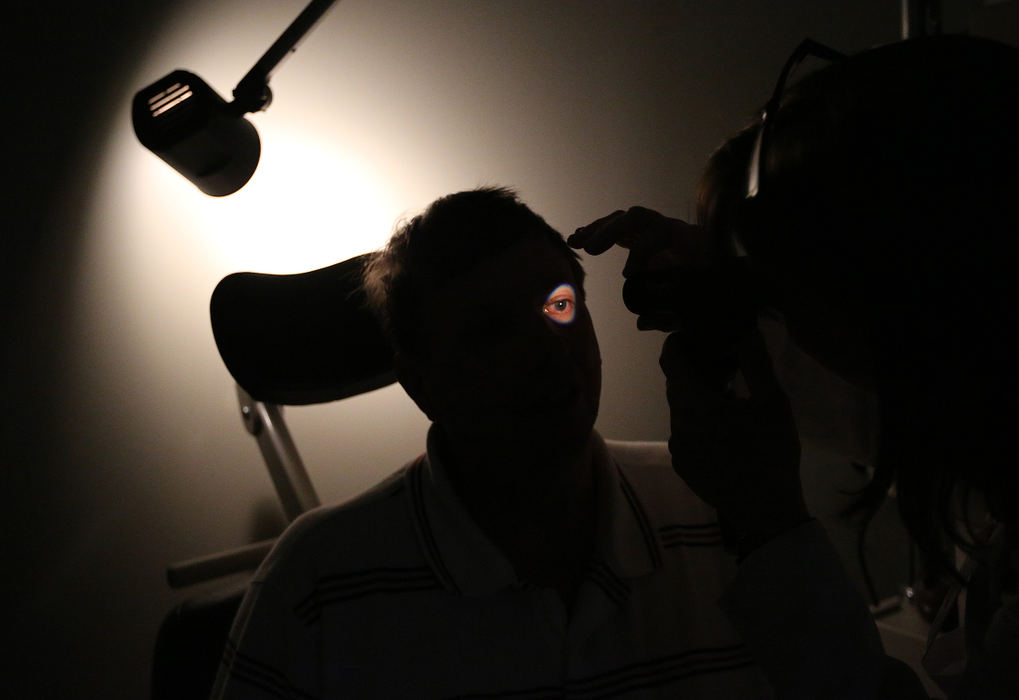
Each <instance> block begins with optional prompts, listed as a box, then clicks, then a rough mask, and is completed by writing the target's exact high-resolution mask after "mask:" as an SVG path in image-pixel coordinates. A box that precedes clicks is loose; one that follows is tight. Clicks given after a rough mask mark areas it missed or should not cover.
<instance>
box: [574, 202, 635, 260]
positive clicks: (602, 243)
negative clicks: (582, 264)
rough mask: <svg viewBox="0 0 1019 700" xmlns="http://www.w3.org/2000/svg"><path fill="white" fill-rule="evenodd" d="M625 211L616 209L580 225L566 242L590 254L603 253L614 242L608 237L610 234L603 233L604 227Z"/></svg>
mask: <svg viewBox="0 0 1019 700" xmlns="http://www.w3.org/2000/svg"><path fill="white" fill-rule="evenodd" d="M625 213H626V212H624V211H623V210H622V209H617V210H616V211H614V212H612V213H611V214H609V215H608V216H603V217H601V218H600V219H597V220H595V221H592V222H591V223H589V224H588V225H587V226H581V227H580V228H578V229H577V230H576V231H574V233H573V235H571V236H570V237H568V238H567V239H566V243H567V244H568V245H570V246H572V247H574V248H583V249H584V251H585V252H587V253H590V254H591V255H599V254H601V253H604V252H605V251H606V250H608V249H609V248H611V247H612V244H613V243H614V242H615V241H614V240H611V239H610V238H609V235H610V234H606V233H605V230H604V229H605V227H606V226H607V225H608V224H610V223H611V222H612V221H614V220H615V219H618V218H619V217H621V216H623V214H625ZM606 241H607V242H606Z"/></svg>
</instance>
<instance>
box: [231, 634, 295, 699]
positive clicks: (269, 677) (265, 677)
mask: <svg viewBox="0 0 1019 700" xmlns="http://www.w3.org/2000/svg"><path fill="white" fill-rule="evenodd" d="M227 659H228V660H227ZM225 661H226V663H227V665H228V667H229V669H230V677H231V678H232V679H233V680H235V681H239V682H241V683H246V684H247V685H250V686H253V687H255V688H259V689H260V690H263V691H265V692H266V693H268V694H269V695H271V696H273V697H275V698H280V700H315V696H314V695H311V694H310V693H307V692H305V691H303V690H301V689H300V688H297V687H295V686H294V684H293V683H291V682H290V679H289V678H287V676H286V674H285V673H283V672H282V671H279V670H277V669H275V668H273V667H272V666H270V665H268V664H266V663H263V662H261V661H259V660H258V659H256V658H254V657H252V656H248V655H247V654H242V653H241V652H239V651H237V649H236V647H235V646H233V644H232V643H231V642H227V651H226V657H225Z"/></svg>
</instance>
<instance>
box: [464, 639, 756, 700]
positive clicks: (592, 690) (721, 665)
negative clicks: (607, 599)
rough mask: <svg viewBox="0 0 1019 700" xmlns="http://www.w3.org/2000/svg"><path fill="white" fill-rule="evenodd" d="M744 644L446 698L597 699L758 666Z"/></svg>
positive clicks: (684, 652) (688, 651) (694, 651)
mask: <svg viewBox="0 0 1019 700" xmlns="http://www.w3.org/2000/svg"><path fill="white" fill-rule="evenodd" d="M755 663H756V662H755V661H754V659H753V658H752V657H751V656H750V653H749V651H748V650H747V648H746V647H745V646H743V645H742V644H739V645H732V646H724V647H705V648H701V649H689V650H686V651H683V652H681V653H679V654H673V655H670V656H665V657H660V658H657V659H650V660H648V661H641V662H637V663H633V664H629V665H627V666H622V667H620V668H617V669H613V670H612V671H606V672H604V673H599V674H596V675H593V676H590V677H588V678H582V679H577V680H568V681H566V683H565V685H564V686H563V687H561V688H556V687H555V686H537V687H534V688H523V689H517V690H496V691H485V692H473V693H464V694H461V695H453V696H446V697H445V698H444V700H466V699H467V698H527V699H528V700H538V699H542V700H544V699H546V698H576V699H577V700H598V699H599V698H611V697H619V696H622V695H625V694H627V693H631V692H635V691H638V690H646V689H648V688H654V687H660V686H665V685H669V684H671V683H676V682H678V681H682V680H685V679H687V678H693V677H696V676H702V675H707V674H710V673H723V672H726V671H735V670H738V669H741V668H746V667H748V666H753V665H755Z"/></svg>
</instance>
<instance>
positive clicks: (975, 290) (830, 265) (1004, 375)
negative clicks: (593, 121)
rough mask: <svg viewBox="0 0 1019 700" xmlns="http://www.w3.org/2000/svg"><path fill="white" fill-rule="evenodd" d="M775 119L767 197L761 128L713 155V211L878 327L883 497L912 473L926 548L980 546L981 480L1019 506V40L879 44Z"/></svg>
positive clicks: (905, 485) (998, 498)
mask: <svg viewBox="0 0 1019 700" xmlns="http://www.w3.org/2000/svg"><path fill="white" fill-rule="evenodd" d="M772 118H773V119H774V122H773V131H771V132H770V133H769V137H770V143H769V144H768V150H767V152H766V153H765V158H764V161H763V162H762V163H761V168H762V170H763V171H764V173H765V174H766V175H767V177H766V179H765V180H764V181H763V185H762V188H761V191H760V193H759V195H758V201H756V202H753V204H752V205H748V204H747V203H746V201H745V193H746V182H747V169H748V164H749V160H750V156H751V152H752V150H753V146H754V140H755V135H756V128H754V127H751V128H749V129H747V130H745V131H743V132H741V133H740V134H737V135H736V136H735V137H733V138H732V139H730V140H729V141H728V142H727V143H726V144H725V145H724V146H723V147H722V148H721V149H719V150H718V151H717V152H716V153H715V155H714V156H713V157H712V159H711V160H710V161H709V164H708V166H707V170H706V172H705V175H704V177H703V178H702V180H701V184H700V191H699V192H698V218H699V220H700V222H701V224H702V225H704V226H705V227H706V228H707V229H708V230H709V231H710V232H712V233H713V234H714V235H722V236H724V235H728V234H735V235H736V237H737V238H738V239H739V240H740V241H741V242H742V244H743V245H744V247H745V248H746V250H747V251H748V254H749V255H750V259H751V260H753V259H754V257H755V256H759V257H761V258H764V259H767V260H769V261H770V263H771V264H772V265H776V266H778V269H779V273H780V274H784V275H790V276H794V277H795V278H796V279H797V280H799V282H800V283H801V284H803V286H804V287H806V288H807V289H809V290H810V293H812V294H816V295H818V296H819V297H821V298H823V299H825V301H827V302H828V303H829V304H831V305H832V306H833V307H835V308H838V309H840V310H842V311H845V312H847V313H849V314H851V315H852V316H853V317H854V318H856V319H863V320H865V322H866V324H867V325H868V326H869V327H868V328H866V329H864V330H863V332H866V333H867V334H868V336H869V337H868V338H867V340H868V341H869V342H870V344H871V346H872V348H873V350H874V354H875V361H876V363H877V365H878V366H877V368H876V371H877V376H876V377H875V379H876V382H877V389H878V394H879V396H880V401H881V437H880V440H881V444H880V448H879V456H878V460H879V461H878V464H877V465H876V467H877V475H876V476H875V479H874V481H873V482H872V484H871V487H870V488H869V490H868V492H867V493H866V497H867V498H868V499H869V501H868V502H869V503H870V504H873V503H874V502H875V500H876V499H877V498H878V497H880V496H882V495H883V494H884V493H886V492H887V490H888V487H889V486H890V485H891V483H893V482H894V483H895V484H896V492H897V501H898V504H899V508H900V511H901V513H902V516H903V519H904V521H905V522H906V525H907V527H908V528H909V530H910V532H911V534H913V536H914V537H915V538H916V539H917V541H918V543H919V544H920V546H921V547H922V549H923V550H924V551H925V553H926V554H928V555H930V556H931V557H933V558H934V559H936V560H939V559H940V558H939V555H940V554H941V553H942V552H944V547H945V545H946V539H950V540H954V541H955V542H956V543H957V544H960V545H961V546H963V547H968V548H970V549H972V546H971V545H972V534H973V533H972V532H969V533H967V532H965V531H964V532H959V531H958V528H957V527H956V524H955V520H954V519H955V514H956V513H957V512H958V509H957V503H958V500H959V499H960V497H961V500H962V501H963V502H965V500H966V498H965V495H966V492H967V491H969V490H974V491H977V492H979V493H981V494H982V495H984V496H986V497H987V498H988V500H989V502H990V503H991V506H992V509H996V512H995V513H994V514H995V515H996V516H997V517H998V518H1000V519H1005V520H1014V519H1015V518H1016V515H1017V513H1016V510H1017V491H1019V489H1017V474H1019V470H1017V468H1016V465H1015V464H1014V461H1015V449H1014V446H1013V444H1012V439H1011V437H1010V435H1011V434H1012V432H1013V431H1014V427H1009V426H1010V425H1011V424H1012V423H1013V422H1014V420H1015V418H1016V417H1017V411H1016V402H1017V398H1016V397H1017V396H1019V386H1017V377H1019V373H1017V372H1016V368H1015V357H1014V354H1015V344H1014V340H1012V338H1014V336H1015V331H1016V328H1015V326H1016V309H1017V307H1019V298H1017V286H1016V280H1017V278H1019V274H1017V269H1016V268H1017V262H1019V261H1017V241H1019V236H1017V234H1019V216H1017V213H1019V206H1017V204H1016V201H1017V200H1016V192H1017V191H1019V50H1017V49H1015V48H1013V47H1009V46H1006V45H1004V44H998V43H996V42H992V41H989V40H981V39H975V38H971V37H962V36H956V37H932V38H928V39H922V40H912V41H906V42H899V43H897V44H891V45H888V46H885V47H879V48H877V49H873V50H870V51H866V52H863V53H861V54H858V55H857V56H854V57H852V58H850V59H848V60H845V61H842V62H840V63H836V64H833V65H831V66H829V67H827V68H825V69H824V70H821V71H818V72H816V73H814V74H812V75H810V76H808V77H807V78H806V79H804V80H802V81H800V82H799V84H797V85H796V86H794V87H792V88H791V89H790V90H789V91H788V93H787V95H786V97H785V99H784V101H783V104H782V105H781V107H780V108H779V110H778V111H777V112H776V113H775V114H773V115H770V116H769V119H772Z"/></svg>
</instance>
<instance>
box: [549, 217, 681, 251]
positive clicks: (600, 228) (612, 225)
mask: <svg viewBox="0 0 1019 700" xmlns="http://www.w3.org/2000/svg"><path fill="white" fill-rule="evenodd" d="M663 218H664V217H663V216H662V215H661V214H659V213H658V212H656V211H653V210H651V209H647V208H646V207H630V208H629V209H627V210H626V211H615V212H613V213H611V214H609V215H608V216H604V217H602V218H601V219H598V220H597V221H595V222H593V223H591V224H588V225H587V226H583V227H581V228H579V229H577V231H576V233H574V234H573V235H572V236H570V237H569V238H568V239H566V242H567V243H568V244H569V245H571V246H573V247H574V248H583V249H584V251H585V252H587V253H589V254H591V255H600V254H602V253H604V252H605V251H606V250H608V249H609V248H611V247H612V246H613V245H618V246H621V247H623V248H631V247H632V246H633V245H634V243H635V242H636V241H638V240H639V239H640V237H641V235H642V234H643V233H644V231H645V230H646V229H647V228H648V227H649V226H651V225H652V224H654V223H656V222H657V221H659V220H661V219H663Z"/></svg>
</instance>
